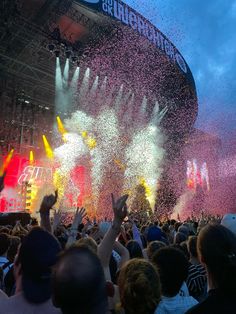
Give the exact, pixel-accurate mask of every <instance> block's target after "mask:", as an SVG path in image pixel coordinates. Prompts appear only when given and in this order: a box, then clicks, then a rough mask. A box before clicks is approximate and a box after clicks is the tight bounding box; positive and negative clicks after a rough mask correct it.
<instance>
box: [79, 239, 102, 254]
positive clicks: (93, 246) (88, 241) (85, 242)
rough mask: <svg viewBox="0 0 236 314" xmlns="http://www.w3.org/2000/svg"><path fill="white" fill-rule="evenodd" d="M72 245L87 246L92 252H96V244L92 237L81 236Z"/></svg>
mask: <svg viewBox="0 0 236 314" xmlns="http://www.w3.org/2000/svg"><path fill="white" fill-rule="evenodd" d="M74 246H76V247H86V248H89V249H90V250H91V251H92V252H93V253H95V254H97V249H98V246H97V243H96V241H94V239H93V238H90V237H88V238H81V239H79V240H77V241H76V242H75V244H74Z"/></svg>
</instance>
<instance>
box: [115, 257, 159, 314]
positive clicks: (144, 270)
mask: <svg viewBox="0 0 236 314" xmlns="http://www.w3.org/2000/svg"><path fill="white" fill-rule="evenodd" d="M118 286H119V290H120V300H121V305H122V307H123V308H124V310H125V313H126V314H153V313H154V311H155V309H156V308H157V305H158V304H159V302H160V298H161V287H160V279H159V275H158V273H157V270H156V268H155V267H154V266H153V265H152V264H151V263H150V262H148V261H145V260H143V259H132V260H130V261H129V262H127V264H126V265H125V266H124V267H123V268H122V269H121V271H120V275H119V278H118Z"/></svg>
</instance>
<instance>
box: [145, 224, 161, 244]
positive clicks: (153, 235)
mask: <svg viewBox="0 0 236 314" xmlns="http://www.w3.org/2000/svg"><path fill="white" fill-rule="evenodd" d="M162 239H163V234H162V231H161V229H160V228H158V227H156V226H153V227H150V228H149V229H148V232H147V241H148V242H152V241H161V240H162Z"/></svg>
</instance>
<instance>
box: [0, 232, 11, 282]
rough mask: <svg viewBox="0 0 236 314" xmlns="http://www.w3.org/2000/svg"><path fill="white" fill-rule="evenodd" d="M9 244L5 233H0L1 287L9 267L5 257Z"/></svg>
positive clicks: (8, 238)
mask: <svg viewBox="0 0 236 314" xmlns="http://www.w3.org/2000/svg"><path fill="white" fill-rule="evenodd" d="M9 246H10V237H9V235H8V234H7V233H0V268H1V269H2V272H3V276H2V287H1V288H3V283H4V278H5V276H6V274H7V273H8V271H9V269H10V264H11V263H10V262H9V260H8V258H7V251H8V249H9Z"/></svg>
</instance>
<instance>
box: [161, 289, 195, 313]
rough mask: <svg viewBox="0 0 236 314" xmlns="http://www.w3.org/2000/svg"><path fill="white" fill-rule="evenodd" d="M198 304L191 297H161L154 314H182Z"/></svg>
mask: <svg viewBox="0 0 236 314" xmlns="http://www.w3.org/2000/svg"><path fill="white" fill-rule="evenodd" d="M196 304H198V301H197V300H195V299H194V298H193V297H190V296H189V297H186V296H181V295H179V294H177V295H176V296H175V297H171V298H169V297H164V296H163V297H162V299H161V302H160V303H159V305H158V307H157V309H156V311H155V314H184V313H185V312H187V311H188V310H189V309H191V307H193V306H194V305H196Z"/></svg>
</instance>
